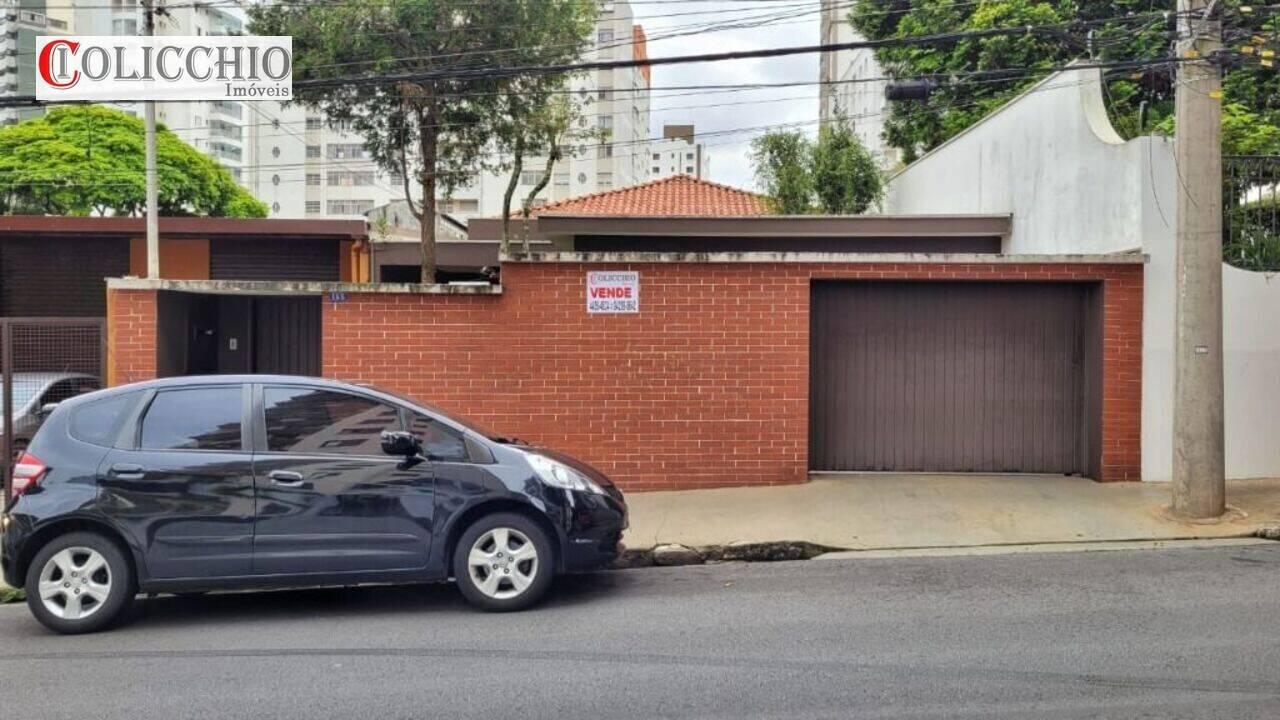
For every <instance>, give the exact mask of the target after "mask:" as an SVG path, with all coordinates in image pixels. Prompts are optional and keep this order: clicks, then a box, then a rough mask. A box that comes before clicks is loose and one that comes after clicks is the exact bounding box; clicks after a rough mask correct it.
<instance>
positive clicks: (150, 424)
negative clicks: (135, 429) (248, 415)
mask: <svg viewBox="0 0 1280 720" xmlns="http://www.w3.org/2000/svg"><path fill="white" fill-rule="evenodd" d="M241 396H242V393H241V390H240V386H239V385H234V386H226V387H209V388H190V389H187V390H166V391H164V392H161V393H157V394H156V398H155V400H153V401H151V407H149V408H147V415H146V417H144V418H143V420H142V441H141V443H140V446H141V447H142V448H143V449H146V450H239V449H240V412H241V407H242V406H243V402H242V401H241Z"/></svg>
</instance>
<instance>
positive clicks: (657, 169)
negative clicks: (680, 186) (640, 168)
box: [649, 165, 662, 175]
mask: <svg viewBox="0 0 1280 720" xmlns="http://www.w3.org/2000/svg"><path fill="white" fill-rule="evenodd" d="M649 172H651V173H653V174H654V175H657V174H658V173H660V172H662V168H660V167H658V166H657V165H654V166H653V167H652V168H650V169H649Z"/></svg>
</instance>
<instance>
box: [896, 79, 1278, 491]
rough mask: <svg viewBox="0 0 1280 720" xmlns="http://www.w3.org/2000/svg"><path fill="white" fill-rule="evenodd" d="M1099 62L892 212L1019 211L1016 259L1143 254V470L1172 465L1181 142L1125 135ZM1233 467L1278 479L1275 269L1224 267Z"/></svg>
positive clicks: (1026, 104) (949, 146)
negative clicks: (1111, 114) (1107, 97)
mask: <svg viewBox="0 0 1280 720" xmlns="http://www.w3.org/2000/svg"><path fill="white" fill-rule="evenodd" d="M1102 97H1103V96H1102V89H1101V79H1100V75H1099V73H1098V71H1097V70H1071V71H1067V72H1063V73H1059V74H1057V75H1055V76H1052V77H1050V78H1048V79H1046V80H1045V81H1044V82H1042V83H1040V84H1039V85H1036V86H1035V87H1033V88H1031V89H1030V90H1029V91H1027V92H1026V93H1024V94H1023V95H1022V96H1020V97H1019V98H1017V99H1015V100H1014V101H1013V102H1011V103H1009V104H1008V105H1006V106H1005V107H1004V108H1002V109H1001V110H999V111H998V112H996V113H994V114H992V115H991V116H989V117H988V118H987V119H986V120H984V121H983V122H981V123H978V124H977V125H975V126H973V127H971V128H970V129H969V130H967V131H966V132H964V133H962V134H960V135H958V136H956V137H954V138H952V139H951V140H950V141H948V142H947V143H945V144H943V145H942V146H940V147H938V148H937V149H935V150H934V151H933V152H931V153H929V154H928V155H925V156H924V157H922V158H921V159H920V160H918V161H917V162H915V163H913V164H912V165H911V166H909V167H908V168H906V169H905V170H903V171H902V172H901V173H899V174H898V175H897V176H895V177H894V178H893V180H892V181H891V183H890V186H889V192H888V196H887V198H886V207H885V211H886V212H889V213H895V214H939V213H1011V214H1012V215H1013V227H1012V232H1011V235H1010V237H1009V239H1008V241H1007V242H1006V246H1005V248H1004V251H1005V252H1007V253H1050V254H1053V253H1063V254H1070V253H1108V252H1126V251H1134V250H1137V249H1139V248H1141V250H1142V251H1143V252H1145V253H1146V254H1147V256H1148V258H1149V259H1148V262H1147V265H1146V270H1145V276H1146V283H1145V294H1144V302H1143V372H1142V375H1143V390H1142V474H1143V478H1144V479H1146V480H1169V479H1170V478H1171V476H1172V465H1173V419H1172V418H1173V397H1172V395H1173V359H1174V358H1173V340H1174V299H1175V298H1174V222H1175V213H1176V198H1175V192H1174V191H1175V188H1176V184H1175V183H1176V182H1177V179H1176V178H1177V174H1176V172H1175V166H1174V153H1173V143H1172V142H1171V141H1170V140H1167V139H1165V138H1159V137H1142V138H1136V139H1134V140H1130V141H1128V142H1125V141H1123V140H1121V139H1120V138H1119V137H1118V136H1117V135H1116V133H1115V131H1114V130H1113V129H1112V127H1111V125H1110V122H1109V121H1108V120H1107V117H1106V112H1105V106H1104V105H1103V100H1102ZM1223 296H1224V297H1223V310H1224V330H1223V333H1224V350H1223V352H1224V356H1223V357H1224V362H1225V368H1226V374H1225V392H1226V398H1225V401H1226V426H1227V437H1226V441H1227V445H1226V461H1227V474H1228V476H1229V477H1233V478H1244V477H1280V443H1278V442H1276V441H1275V439H1274V437H1275V435H1276V432H1277V429H1278V428H1280V423H1277V421H1276V418H1277V417H1280V323H1275V322H1270V321H1269V320H1270V319H1271V318H1274V317H1276V316H1277V315H1278V314H1280V277H1276V276H1267V275H1264V274H1261V273H1251V272H1247V271H1243V270H1238V269H1236V268H1232V267H1230V266H1227V265H1224V266H1223Z"/></svg>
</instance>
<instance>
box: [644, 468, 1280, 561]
mask: <svg viewBox="0 0 1280 720" xmlns="http://www.w3.org/2000/svg"><path fill="white" fill-rule="evenodd" d="M1227 502H1228V503H1229V504H1230V505H1231V506H1232V508H1233V510H1232V512H1230V513H1229V514H1228V516H1227V518H1225V519H1224V520H1221V521H1218V522H1213V523H1188V522H1179V521H1176V520H1174V519H1173V518H1171V517H1170V516H1169V515H1168V513H1167V512H1166V510H1165V508H1166V506H1167V505H1168V504H1169V485H1168V484H1167V483H1136V482H1134V483H1106V484H1103V483H1096V482H1094V481H1092V480H1088V479H1085V478H1076V477H1063V476H1035V475H1031V476H1029V475H891V474H858V475H815V476H814V477H813V479H812V480H811V481H810V482H808V483H805V484H802V485H786V486H778V487H754V488H726V489H716V490H687V491H677V492H650V493H634V494H631V495H629V496H627V503H628V505H629V506H630V508H631V528H630V530H628V531H627V534H626V538H625V541H626V543H627V546H628V547H629V548H632V549H635V550H643V549H647V548H652V547H654V546H657V545H664V544H680V545H686V546H689V547H716V546H724V545H730V544H733V543H772V542H782V541H790V542H808V543H813V544H816V545H822V546H826V547H831V548H843V549H849V550H884V549H905V548H951V547H974V546H989V545H1023V544H1036V543H1069V542H1071V543H1073V542H1113V541H1122V540H1172V539H1187V538H1222V537H1239V536H1246V535H1252V534H1254V533H1256V532H1257V531H1258V530H1260V529H1262V528H1264V527H1275V526H1277V525H1280V479H1271V480H1241V481H1232V482H1230V483H1228V486H1227Z"/></svg>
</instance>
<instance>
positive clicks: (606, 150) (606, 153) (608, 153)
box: [600, 143, 613, 158]
mask: <svg viewBox="0 0 1280 720" xmlns="http://www.w3.org/2000/svg"><path fill="white" fill-rule="evenodd" d="M600 157H607V158H611V157H613V143H605V144H604V145H603V146H602V147H601V148H600Z"/></svg>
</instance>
